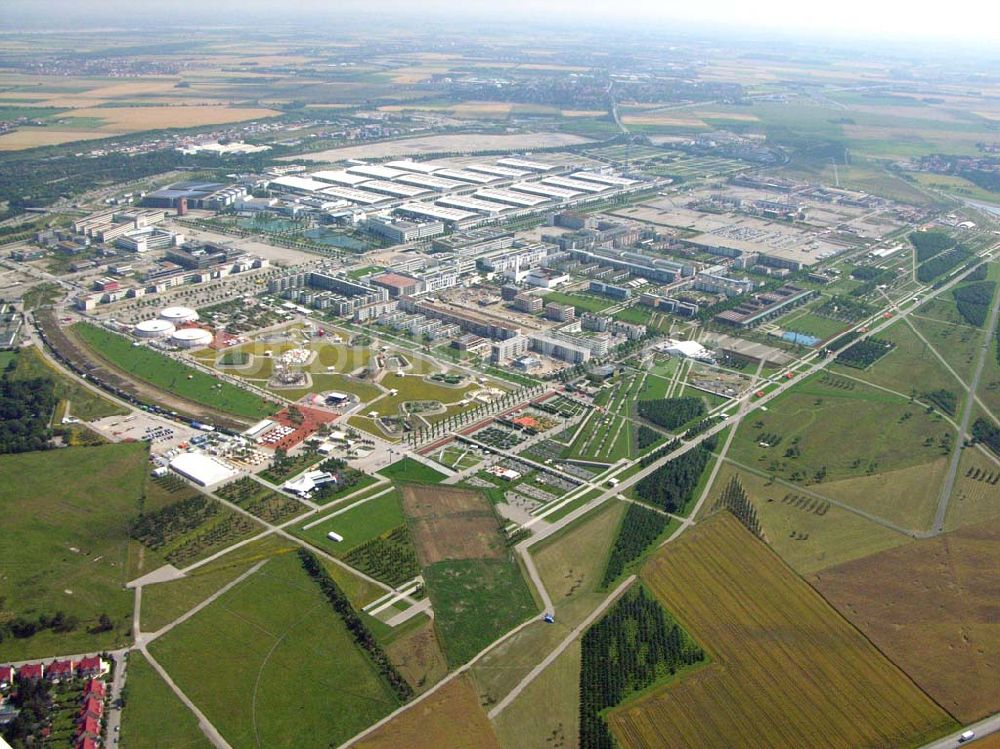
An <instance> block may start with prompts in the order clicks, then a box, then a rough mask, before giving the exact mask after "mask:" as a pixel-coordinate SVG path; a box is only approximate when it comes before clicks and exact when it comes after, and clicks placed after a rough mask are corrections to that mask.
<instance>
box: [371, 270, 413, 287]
mask: <svg viewBox="0 0 1000 749" xmlns="http://www.w3.org/2000/svg"><path fill="white" fill-rule="evenodd" d="M372 283H374V284H378V285H380V286H392V287H393V288H394V289H408V288H410V287H411V286H413V285H414V284H419V283H420V281H419V280H417V279H416V278H410V277H409V276H404V275H402V274H400V273H392V272H389V273H380V274H379V275H377V276H372Z"/></svg>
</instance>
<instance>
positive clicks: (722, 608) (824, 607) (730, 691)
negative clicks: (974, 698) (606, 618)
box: [608, 513, 956, 749]
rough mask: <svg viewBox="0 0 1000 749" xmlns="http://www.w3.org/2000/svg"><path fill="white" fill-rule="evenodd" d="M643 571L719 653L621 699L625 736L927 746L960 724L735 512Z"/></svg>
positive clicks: (681, 742)
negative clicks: (678, 676)
mask: <svg viewBox="0 0 1000 749" xmlns="http://www.w3.org/2000/svg"><path fill="white" fill-rule="evenodd" d="M642 579H643V581H644V582H645V584H646V585H647V586H648V587H649V588H650V590H651V591H652V592H653V593H654V594H655V596H656V597H657V598H658V599H659V600H660V602H661V603H662V604H663V605H664V607H666V609H667V610H668V611H669V612H670V613H671V614H672V615H673V616H674V617H676V619H677V620H678V622H680V624H681V625H682V626H683V627H684V629H685V630H686V631H688V632H689V633H690V634H691V635H692V636H693V637H694V638H695V639H696V640H697V641H698V642H699V643H700V644H701V645H702V646H703V647H704V648H705V649H706V650H707V651H708V652H709V653H710V654H711V657H712V663H711V665H709V666H708V667H705V668H702V669H700V670H698V671H696V672H694V673H692V674H689V675H687V676H685V677H683V678H681V679H680V680H678V681H675V682H673V683H671V684H668V685H667V686H666V687H663V688H661V689H658V690H655V691H653V692H652V693H650V694H647V695H645V696H642V697H639V698H638V699H636V700H634V701H632V702H627V703H625V704H624V705H621V706H619V707H617V708H615V709H613V710H612V711H611V712H610V714H609V715H608V723H609V724H610V726H611V729H612V731H613V732H614V734H615V736H616V737H617V738H618V740H619V741H620V742H621V744H622V745H623V746H624V747H629V748H631V747H648V746H744V747H800V746H824V747H831V748H832V747H845V748H850V749H854V748H856V747H862V746H868V747H876V746H917V745H920V744H922V743H924V742H926V741H928V740H931V739H933V738H936V737H937V736H939V735H942V734H944V733H947V732H949V731H950V730H953V729H954V727H955V726H956V723H955V721H954V719H952V718H951V717H950V716H949V715H948V714H947V713H946V712H945V711H944V710H942V709H941V707H939V706H938V705H937V704H935V703H934V702H933V701H931V699H930V698H928V697H927V695H925V694H924V693H923V692H922V691H920V689H919V688H917V686H916V685H915V684H914V683H913V682H912V681H910V680H909V678H908V677H907V676H906V674H904V673H903V672H902V671H900V670H899V669H898V668H897V667H896V666H894V665H893V664H892V663H891V662H890V661H889V660H888V659H886V658H885V656H883V655H882V654H881V653H880V652H879V651H878V650H876V649H875V647H874V646H873V645H872V644H871V643H870V642H869V641H868V640H866V639H865V638H864V637H863V636H862V635H861V633H859V632H858V631H857V630H856V629H854V627H852V626H851V625H850V624H848V623H847V621H846V620H844V619H842V618H841V617H840V616H838V614H837V613H836V612H835V611H834V610H833V609H832V608H831V607H830V606H829V604H827V603H826V602H825V601H824V600H823V599H822V598H821V597H820V596H819V595H818V594H817V593H816V592H815V591H814V590H813V589H812V588H810V587H809V585H807V584H806V583H805V582H803V581H802V580H801V579H800V578H799V577H798V576H796V575H795V573H793V572H792V571H791V570H790V569H789V568H788V567H786V566H785V565H784V564H783V563H782V562H781V561H780V560H779V559H778V557H777V556H776V555H774V554H773V553H772V552H771V551H770V550H768V549H767V548H766V546H765V545H764V544H762V543H760V542H759V541H758V540H757V539H756V538H754V536H753V535H752V534H750V533H749V532H748V531H747V530H746V529H744V528H743V526H742V525H740V523H739V521H737V520H736V519H735V518H734V517H733V516H731V515H729V514H727V513H720V514H719V515H716V516H713V517H712V518H710V519H709V520H706V521H704V522H702V523H700V524H699V525H698V526H697V527H696V528H695V529H694V530H693V531H691V532H689V533H686V534H684V535H683V536H682V537H681V538H680V539H678V541H676V542H675V543H673V544H671V545H670V546H668V547H665V548H664V549H663V550H662V551H661V552H660V553H659V554H658V555H657V556H656V557H654V558H653V559H651V560H650V562H649V563H648V564H647V566H646V567H645V568H644V569H643V572H642ZM775 633H781V636H780V637H775Z"/></svg>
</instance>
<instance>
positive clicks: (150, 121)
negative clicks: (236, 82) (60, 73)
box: [69, 106, 281, 134]
mask: <svg viewBox="0 0 1000 749" xmlns="http://www.w3.org/2000/svg"><path fill="white" fill-rule="evenodd" d="M278 114H281V113H280V112H277V111H275V110H273V109H260V108H246V109H243V108H240V107H226V106H221V107H220V106H170V107H99V108H98V107H95V108H93V109H74V110H73V111H72V113H71V115H70V118H69V119H70V122H71V123H72V121H73V119H74V118H77V117H85V118H96V119H100V120H103V124H102V125H101V126H100V128H99V129H100V130H101V131H103V132H105V133H114V134H118V133H130V132H137V131H140V130H161V129H164V128H171V127H197V126H199V125H216V124H218V125H224V124H227V123H230V122H243V121H245V120H259V119H263V118H266V117H274V116H275V115H278Z"/></svg>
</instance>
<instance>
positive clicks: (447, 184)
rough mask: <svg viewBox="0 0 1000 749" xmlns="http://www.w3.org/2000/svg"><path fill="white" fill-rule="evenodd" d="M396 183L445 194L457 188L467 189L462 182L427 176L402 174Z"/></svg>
mask: <svg viewBox="0 0 1000 749" xmlns="http://www.w3.org/2000/svg"><path fill="white" fill-rule="evenodd" d="M396 182H402V183H403V184H406V185H416V186H417V187H426V188H428V189H431V190H437V191H438V192H446V191H448V190H454V189H456V188H459V187H468V185H467V184H465V183H464V182H459V181H458V180H455V179H445V178H444V177H438V176H437V175H434V176H431V175H427V174H404V175H403V176H402V177H399V178H398V179H397V180H396Z"/></svg>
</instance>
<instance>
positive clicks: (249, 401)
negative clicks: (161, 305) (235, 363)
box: [71, 323, 275, 419]
mask: <svg viewBox="0 0 1000 749" xmlns="http://www.w3.org/2000/svg"><path fill="white" fill-rule="evenodd" d="M71 330H72V331H73V333H74V334H76V335H77V336H78V337H79V338H80V340H81V341H83V342H84V343H85V344H86V345H87V346H88V347H90V348H91V349H92V350H93V351H94V352H95V353H97V354H98V355H100V356H101V358H103V359H105V360H106V361H108V362H109V363H110V364H112V365H113V366H115V367H117V368H118V369H120V370H122V371H124V372H128V373H129V374H131V375H133V376H134V377H137V378H138V379H140V380H143V381H144V382H148V383H149V384H150V385H153V386H155V387H158V388H161V389H163V390H166V391H168V392H171V393H173V394H175V395H177V396H180V397H181V398H186V399H188V400H190V401H192V402H194V403H200V404H202V405H205V406H210V407H212V408H217V409H219V410H220V411H225V412H226V413H231V414H233V415H235V416H242V417H244V418H248V419H261V418H264V417H265V416H269V415H270V414H271V413H273V412H274V410H275V408H274V406H273V405H272V404H270V403H267V402H266V401H265V400H264V399H263V398H261V397H260V396H259V395H256V394H255V393H251V392H249V391H246V390H243V389H242V388H238V387H236V386H234V385H230V384H227V383H223V382H220V381H219V380H217V379H216V378H215V377H212V376H211V375H207V374H205V373H204V372H200V371H198V370H196V369H192V368H191V367H189V366H187V365H185V364H182V363H181V362H178V361H176V360H174V359H171V358H170V357H167V356H164V355H163V354H161V353H159V352H157V351H153V350H152V349H150V348H148V347H146V346H133V345H132V341H130V340H129V339H128V338H125V337H124V336H120V335H117V334H115V333H112V332H110V331H107V330H105V329H103V328H99V327H97V326H96V325H91V324H90V323H77V324H76V325H73V326H72V328H71Z"/></svg>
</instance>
